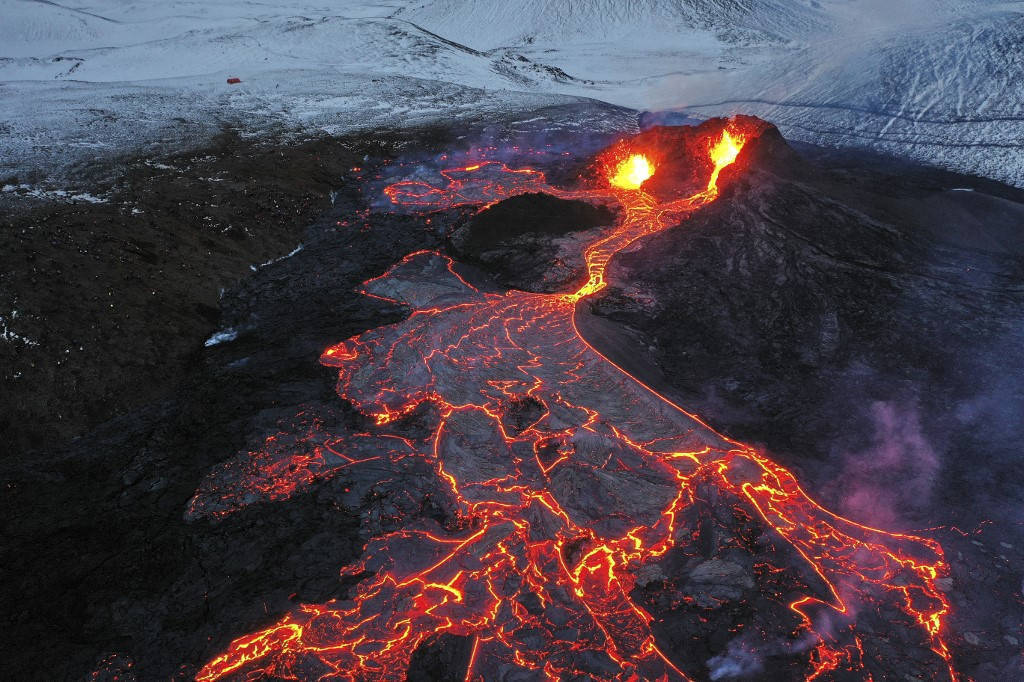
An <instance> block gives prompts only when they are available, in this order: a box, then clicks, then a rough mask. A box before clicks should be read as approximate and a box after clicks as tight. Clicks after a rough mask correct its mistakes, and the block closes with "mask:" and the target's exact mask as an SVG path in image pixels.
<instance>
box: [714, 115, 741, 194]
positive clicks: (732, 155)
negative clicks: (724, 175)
mask: <svg viewBox="0 0 1024 682" xmlns="http://www.w3.org/2000/svg"><path fill="white" fill-rule="evenodd" d="M744 142H745V140H744V139H743V138H736V137H733V136H732V135H731V134H730V133H729V131H728V130H723V131H722V139H720V140H719V141H718V142H717V143H716V144H715V146H714V147H712V148H711V154H710V156H711V162H712V163H714V164H715V169H714V170H713V171H711V180H709V181H708V190H709V191H714V192H715V193H717V192H718V174H719V173H721V172H722V169H723V168H725V167H726V166H728V165H730V164H731V163H733V162H734V161H735V160H736V157H737V156H739V155H740V150H741V149H743V143H744Z"/></svg>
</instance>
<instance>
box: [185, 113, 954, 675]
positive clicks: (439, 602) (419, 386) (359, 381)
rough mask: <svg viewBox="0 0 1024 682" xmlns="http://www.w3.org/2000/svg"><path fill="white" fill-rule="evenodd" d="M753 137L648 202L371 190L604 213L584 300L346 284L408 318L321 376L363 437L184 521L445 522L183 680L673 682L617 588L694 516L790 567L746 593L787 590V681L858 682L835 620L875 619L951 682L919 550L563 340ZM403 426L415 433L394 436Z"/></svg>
mask: <svg viewBox="0 0 1024 682" xmlns="http://www.w3.org/2000/svg"><path fill="white" fill-rule="evenodd" d="M758 132H759V130H757V129H751V128H749V127H746V126H745V125H744V124H743V122H742V121H733V122H731V123H730V124H729V125H728V126H726V127H725V128H724V129H721V130H720V131H719V132H718V134H717V135H716V136H715V137H714V138H713V139H708V140H707V142H708V143H709V144H708V146H707V147H706V149H708V150H709V151H708V158H707V159H703V160H702V159H696V160H695V163H697V162H701V163H706V164H707V166H708V167H710V168H711V170H710V177H709V179H708V182H707V185H706V187H705V188H704V189H701V190H699V191H696V192H694V193H693V194H691V195H688V196H682V197H676V198H672V199H668V200H659V199H658V198H657V197H656V196H654V195H653V194H652V193H649V192H647V191H645V190H644V189H643V188H642V187H641V186H642V185H643V184H644V183H645V181H646V180H648V179H649V178H650V177H651V175H652V174H653V173H654V172H655V170H656V169H655V164H654V163H652V162H651V161H650V160H649V159H648V157H647V156H646V155H642V154H637V155H630V156H629V157H628V158H627V159H626V160H625V161H623V162H621V163H611V164H610V165H609V167H610V168H612V169H613V171H612V172H610V173H609V174H608V175H606V176H605V178H604V180H605V186H603V187H601V186H599V187H593V188H589V189H579V190H573V191H569V190H562V189H558V188H554V187H551V186H549V185H548V184H547V182H546V180H545V178H544V175H543V174H542V173H540V172H539V171H536V170H532V169H511V168H507V167H505V166H503V165H501V164H497V163H494V162H489V163H480V164H473V167H464V168H456V169H448V170H446V171H444V172H443V173H442V175H441V179H440V182H439V183H438V184H437V185H430V184H427V183H423V182H420V181H406V182H401V183H396V184H394V185H392V186H390V187H389V188H388V189H387V190H386V193H387V195H388V196H389V197H390V198H391V199H392V201H394V202H395V203H399V204H405V205H407V206H415V207H418V208H420V209H423V210H430V209H435V208H447V207H450V206H452V205H474V204H475V205H481V206H482V205H487V204H489V203H493V202H494V201H496V200H499V199H500V198H503V197H505V196H511V195H514V194H519V193H523V192H527V191H530V192H537V191H544V192H548V193H550V194H554V195H556V196H559V197H563V198H573V199H583V200H589V201H604V202H608V201H615V202H618V203H619V204H620V205H621V207H622V211H621V212H620V218H619V220H618V222H617V224H616V225H615V226H614V227H613V228H611V229H609V230H608V231H607V232H606V233H605V234H603V235H601V236H599V237H598V238H596V239H595V240H594V241H593V242H591V243H590V244H588V245H587V246H586V247H585V250H584V257H585V263H586V268H587V274H588V279H587V281H586V283H585V284H584V285H583V286H581V287H580V288H579V289H577V290H576V291H572V292H564V293H560V294H539V293H529V292H523V291H507V292H503V293H493V292H485V291H481V290H480V289H478V288H476V287H474V286H472V285H471V284H470V283H469V282H467V281H466V280H465V279H463V278H462V277H461V276H460V275H459V272H458V268H457V265H456V264H455V263H454V262H453V261H452V260H451V259H449V258H447V257H446V256H444V255H441V254H439V253H435V252H429V251H427V252H417V253H413V254H409V255H408V256H406V257H405V258H404V259H403V260H402V261H400V262H399V263H397V264H395V265H394V266H392V267H391V268H390V269H389V270H388V271H387V272H386V273H384V274H383V275H381V276H379V277H377V278H374V279H372V280H369V281H367V282H365V283H364V285H363V293H364V294H366V295H369V296H376V297H380V298H383V299H387V300H389V301H395V302H400V303H402V304H404V305H406V306H408V307H409V308H410V310H411V313H410V315H409V316H408V318H407V319H405V320H404V321H402V322H399V323H397V324H392V325H386V326H383V327H379V328H377V329H372V330H370V331H367V332H365V333H363V334H360V335H358V336H356V337H354V338H351V339H348V340H346V341H343V342H341V343H338V344H336V345H334V346H331V347H330V348H327V349H326V350H325V351H324V352H323V354H322V356H321V359H320V361H321V363H322V364H324V365H325V366H328V367H332V368H335V369H336V370H337V371H338V384H337V392H338V394H339V395H340V396H341V397H342V398H344V399H345V400H347V401H349V402H350V403H351V404H352V405H353V406H355V407H356V408H357V409H358V410H359V411H360V412H362V413H363V414H364V415H366V416H367V417H369V418H371V420H372V421H373V422H374V423H375V424H376V427H375V428H374V429H372V430H370V431H368V432H364V433H348V432H342V433H338V432H336V431H329V430H327V429H325V428H323V427H320V426H316V427H312V428H311V429H310V430H309V432H308V433H304V434H301V436H300V437H296V438H295V439H291V440H288V439H282V438H280V437H279V436H272V437H271V438H269V439H268V440H267V443H266V444H265V446H264V447H263V449H261V450H259V451H256V452H252V453H248V454H245V455H241V456H239V457H236V458H235V459H233V460H230V461H228V462H227V463H225V464H224V465H222V466H220V467H219V468H218V469H217V470H215V471H214V472H213V473H212V474H211V475H210V477H209V478H208V479H207V480H206V481H205V482H204V483H203V484H202V486H201V487H200V489H199V490H198V491H197V493H196V495H195V497H194V498H193V500H192V502H191V503H190V508H189V511H188V516H190V517H201V516H207V517H214V518H216V517H219V516H223V515H225V514H229V513H232V512H233V511H235V510H237V509H239V508H241V507H243V506H245V505H248V504H252V503H254V502H259V501H275V500H284V499H287V498H288V497H289V496H290V495H292V494H293V493H294V492H295V491H296V490H299V489H301V488H303V487H305V486H308V485H310V484H311V483H313V482H315V481H320V480H324V479H326V478H328V477H332V476H342V475H344V476H346V477H347V478H346V485H349V483H348V481H349V480H351V481H352V482H351V486H352V492H351V494H350V495H351V497H350V498H348V499H346V500H344V501H343V503H344V504H346V505H348V506H353V507H357V506H359V504H360V500H361V499H366V496H367V495H369V494H370V491H371V490H373V491H378V492H379V491H380V490H387V489H388V486H391V488H390V489H399V490H400V491H401V493H402V494H405V495H412V496H416V495H418V494H424V493H423V492H422V491H424V490H426V491H427V492H428V493H429V494H432V495H433V494H434V492H437V495H436V496H437V497H438V498H443V499H444V500H445V501H446V502H445V505H446V513H447V515H446V518H445V519H443V520H437V519H432V518H425V517H423V516H422V515H420V516H415V517H412V516H410V517H407V518H404V519H403V518H399V522H400V523H402V524H403V525H402V527H400V528H399V529H397V530H391V531H387V532H381V533H378V534H375V535H374V536H373V537H372V538H371V539H370V540H369V542H368V543H367V544H366V546H365V548H364V553H363V556H362V558H361V559H360V561H359V562H357V563H356V564H355V565H352V566H347V567H345V568H344V569H343V571H342V574H343V575H346V576H352V577H353V579H356V578H358V582H357V585H356V587H355V591H354V594H353V595H352V596H351V598H350V599H346V600H340V601H329V602H326V603H321V604H304V605H301V606H299V607H298V608H296V609H295V610H294V611H293V612H291V613H289V614H287V615H286V616H284V617H283V618H282V619H281V620H279V621H278V622H277V623H275V624H273V625H271V626H269V627H267V628H265V629H263V630H260V631H257V632H254V633H251V634H248V635H245V636H242V637H239V638H237V639H236V640H234V641H233V642H232V643H231V644H230V645H229V646H228V647H227V649H226V650H225V651H224V652H223V653H221V654H220V655H218V656H216V657H214V658H213V659H212V660H210V661H209V662H208V663H207V664H206V665H205V666H204V667H203V668H202V669H201V670H200V671H199V673H198V675H197V677H196V679H198V680H204V681H205V680H219V679H246V680H251V679H257V678H285V679H320V680H326V679H332V680H333V679H337V680H400V679H404V677H405V675H406V671H407V669H408V668H409V664H410V659H411V657H412V655H413V652H415V651H416V650H417V649H418V648H419V647H420V646H421V645H424V644H426V643H429V642H431V641H434V639H435V638H436V637H437V636H438V635H441V634H449V635H455V636H459V637H463V638H467V641H469V642H471V647H470V653H469V655H468V659H469V660H468V663H467V664H466V672H465V679H466V680H481V679H482V680H492V679H493V680H497V679H512V678H514V679H547V680H562V679H599V680H638V679H663V680H667V679H688V674H687V672H684V670H683V667H681V664H680V662H679V661H680V659H679V657H678V655H677V652H675V651H673V650H668V649H666V648H665V647H664V645H663V643H662V642H661V641H659V638H658V637H657V636H656V635H655V633H654V630H653V629H652V626H653V624H654V623H655V621H656V617H655V615H654V614H653V613H652V612H651V610H649V609H648V608H646V607H645V606H644V604H642V603H641V600H640V599H639V598H638V585H639V583H638V577H637V576H638V575H640V574H641V573H645V572H646V573H651V571H652V569H656V568H657V567H659V566H662V565H669V563H666V562H670V560H671V559H672V557H673V556H674V555H676V554H679V553H684V554H685V553H687V552H689V551H691V548H692V545H693V544H694V542H695V534H696V532H697V531H696V528H697V526H698V525H699V521H698V520H696V519H695V518H694V516H693V511H694V510H695V509H696V508H697V506H698V505H700V504H711V502H708V500H712V501H713V504H714V505H718V506H720V507H724V508H725V509H726V510H727V511H728V512H729V513H731V514H734V515H737V516H742V517H743V518H746V519H748V520H749V522H750V523H751V524H755V525H758V526H759V527H762V528H764V534H763V538H764V540H763V542H765V543H767V544H768V545H771V546H774V545H776V544H777V545H779V547H780V550H779V551H780V552H781V551H782V550H785V552H788V553H789V554H788V555H787V556H791V557H795V558H794V559H793V560H792V562H793V564H794V565H793V566H792V567H786V566H781V565H780V566H774V565H769V564H767V563H766V564H765V567H764V568H763V570H764V571H765V572H766V574H773V575H774V574H777V573H779V572H783V571H794V572H798V573H799V574H800V575H801V576H803V577H802V578H801V580H802V582H800V583H799V587H798V588H794V589H787V590H780V591H779V593H778V595H777V596H774V597H773V599H775V600H776V601H777V602H778V603H779V604H780V605H781V608H782V609H783V611H784V612H785V613H786V614H788V616H789V621H787V622H791V624H792V625H791V627H789V626H787V627H789V629H790V631H789V632H787V633H786V635H787V637H789V638H790V641H792V642H799V643H800V646H801V647H802V648H800V649H799V650H800V651H801V652H802V653H801V655H802V657H803V658H802V659H801V661H802V662H801V665H802V666H803V667H802V672H801V676H802V677H804V678H805V679H808V680H811V679H815V678H821V677H823V676H824V677H830V676H833V675H853V678H854V679H858V678H859V679H863V678H869V677H870V676H871V673H870V672H868V671H869V669H870V668H871V665H872V661H873V656H875V653H874V652H873V649H872V645H871V642H872V641H873V640H871V639H870V633H866V632H862V631H861V630H860V629H858V626H857V618H856V613H857V612H858V611H862V610H868V609H875V610H878V609H882V610H883V611H884V613H889V612H890V611H891V612H892V613H894V614H899V615H898V618H897V620H899V621H900V622H901V623H902V622H904V621H905V622H906V624H907V627H908V628H912V629H913V630H914V631H915V632H917V633H919V639H920V647H919V648H920V651H917V652H915V655H916V656H917V657H918V658H919V659H920V661H921V663H920V670H921V673H922V675H923V676H927V677H929V678H935V677H945V678H947V679H950V678H955V677H956V674H955V672H954V670H953V668H952V663H951V656H950V653H949V650H948V648H947V646H946V643H945V641H944V637H943V618H944V616H945V614H946V613H947V612H948V610H949V605H948V602H947V600H946V598H945V596H944V595H943V594H942V592H941V591H939V590H938V588H937V587H936V582H935V581H936V579H937V578H940V577H942V576H944V575H946V573H947V567H946V564H945V561H944V558H943V555H942V549H941V548H940V547H939V545H938V544H937V543H935V542H934V541H931V540H929V539H926V538H919V537H913V536H909V535H901V534H895V533H887V532H883V531H881V530H878V529H874V528H869V527H867V526H863V525H860V524H858V523H856V522H855V521H852V520H848V519H845V518H842V517H839V516H837V515H835V514H832V513H831V512H829V511H827V510H825V509H823V508H822V507H821V506H819V505H818V504H817V503H815V502H814V501H813V500H812V499H811V498H810V497H809V496H808V495H807V494H806V493H805V492H804V491H803V490H802V489H801V487H800V485H799V484H798V482H797V480H796V478H795V477H794V476H793V474H792V473H790V472H789V471H787V470H786V469H784V468H782V467H780V466H779V465H777V464H775V463H774V462H772V461H771V460H770V459H768V458H767V457H765V456H764V455H763V454H761V453H759V452H758V451H756V450H755V449H753V448H751V447H749V446H746V445H743V444H742V443H738V442H736V441H733V440H731V439H729V438H727V437H725V436H723V435H721V434H718V433H716V432H715V431H714V430H713V429H711V428H710V427H709V426H707V425H706V424H705V423H703V422H702V421H701V420H700V419H699V418H697V417H696V416H694V415H692V414H689V413H687V412H685V411H684V410H683V409H681V408H680V407H678V406H677V405H675V404H673V403H672V402H671V401H669V400H668V399H666V398H665V397H663V396H661V395H659V394H658V393H656V392H655V391H653V390H652V389H650V388H648V387H647V386H645V385H644V384H643V383H641V382H640V381H638V380H637V379H635V378H634V377H632V376H631V375H629V374H628V373H627V372H625V371H624V370H623V369H621V368H619V367H618V366H616V365H615V364H614V363H612V362H611V361H610V360H608V359H607V358H606V357H604V356H603V355H602V354H601V353H600V352H598V351H597V350H596V349H595V348H594V347H592V346H591V345H590V344H589V343H588V342H587V341H586V339H584V338H583V336H582V335H581V333H580V331H579V329H578V328H577V325H576V306H577V303H578V302H579V301H580V300H581V299H583V298H585V297H586V296H589V295H591V294H593V293H595V292H597V291H599V290H601V289H602V288H603V287H604V286H605V279H604V274H605V270H606V267H607V265H608V262H609V260H610V259H611V257H612V256H613V255H614V254H615V253H617V252H619V251H621V250H622V249H623V248H626V247H627V246H628V245H629V244H631V243H633V242H634V241H635V240H637V239H640V238H642V237H645V236H647V235H650V234H654V233H656V232H658V231H660V230H663V229H665V228H667V227H670V226H672V225H677V224H679V223H680V222H682V221H684V220H685V219H686V217H687V216H688V215H689V214H691V213H692V212H693V211H695V210H698V209H699V208H701V207H702V206H704V205H706V204H708V203H709V202H711V201H714V200H715V199H716V197H717V196H718V181H719V177H720V173H721V171H722V170H723V169H724V168H726V167H727V166H729V165H731V164H733V163H734V162H735V161H736V159H737V158H738V157H739V155H740V153H741V151H742V149H743V147H744V145H745V144H746V143H747V142H749V140H750V139H752V138H753V137H754V136H756V134H757V133H758ZM620 151H621V150H620ZM653 151H657V150H653ZM636 159H641V160H642V161H641V160H636ZM658 168H660V166H658ZM701 186H702V187H704V185H703V184H702V185H701ZM417 415H419V416H417ZM407 419H419V420H420V423H421V424H425V425H427V426H428V428H426V429H422V428H421V429H420V430H419V432H418V434H419V435H416V434H413V435H410V434H409V433H406V432H403V431H402V424H403V420H407ZM423 432H426V433H428V435H426V436H423V435H422V433H423ZM424 486H426V488H424ZM410 491H412V492H410ZM659 570H660V569H659ZM894 618H895V617H894ZM893 627H895V625H894V626H893ZM689 672H690V674H691V675H692V674H694V673H693V671H692V670H690V671H689Z"/></svg>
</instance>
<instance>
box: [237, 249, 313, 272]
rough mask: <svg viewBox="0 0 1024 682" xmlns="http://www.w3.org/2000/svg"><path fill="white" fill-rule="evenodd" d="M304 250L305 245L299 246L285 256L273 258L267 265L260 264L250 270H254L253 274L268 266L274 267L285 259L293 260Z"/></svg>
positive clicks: (250, 267)
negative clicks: (292, 258)
mask: <svg viewBox="0 0 1024 682" xmlns="http://www.w3.org/2000/svg"><path fill="white" fill-rule="evenodd" d="M302 249H303V245H302V244H299V245H298V246H296V247H295V248H294V249H292V250H291V251H289V252H288V253H286V254H285V255H283V256H280V257H279V258H271V259H270V260H268V261H267V262H266V263H260V264H259V265H250V266H249V269H250V270H252V271H253V272H256V271H257V270H259V269H261V268H265V267H267V266H268V265H273V264H274V263H280V262H281V261H283V260H284V259H285V258H291V257H292V256H294V255H295V254H297V253H298V252H299V251H302Z"/></svg>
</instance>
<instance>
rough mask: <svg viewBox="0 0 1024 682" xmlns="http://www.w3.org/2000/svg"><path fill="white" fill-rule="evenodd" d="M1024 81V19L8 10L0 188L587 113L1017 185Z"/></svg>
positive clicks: (636, 4)
mask: <svg viewBox="0 0 1024 682" xmlns="http://www.w3.org/2000/svg"><path fill="white" fill-rule="evenodd" d="M1022 75H1024V2H994V1H991V0H920V1H919V0H886V1H885V2H882V1H880V0H747V1H745V2H739V1H738V0H631V1H630V2H624V1H621V0H576V1H574V2H567V1H565V0H472V1H463V0H417V1H414V0H391V1H383V2H376V3H374V2H351V1H339V0H331V1H330V2H318V1H317V0H285V1H284V2H276V3H272V4H271V3H263V2H257V1H256V0H164V1H162V2H148V1H132V0H78V1H76V2H70V1H69V2H67V3H63V4H58V3H56V2H48V1H45V0H0V180H2V179H4V178H5V177H7V176H11V175H17V176H19V177H22V176H25V175H31V171H33V170H34V171H36V174H41V175H47V174H59V173H60V172H61V171H66V170H67V169H68V168H71V167H73V165H72V164H74V163H76V162H83V161H89V160H91V159H93V158H96V157H97V156H102V155H107V154H116V153H120V152H122V151H124V150H129V149H166V148H173V147H174V146H178V145H182V144H190V143H193V142H199V141H202V140H204V139H206V138H207V137H208V136H209V135H211V134H213V133H215V132H217V131H218V130H220V129H221V128H222V127H223V126H225V125H229V126H232V127H236V128H240V129H242V130H243V131H246V132H250V133H253V134H259V133H262V132H269V131H309V130H326V131H328V132H340V131H344V130H351V129H356V128H365V127H371V126H380V125H411V124H419V123H426V122H430V121H433V120H439V119H440V120H448V121H450V120H459V119H481V118H486V117H487V116H494V115H500V114H502V113H506V112H509V111H519V112H521V111H529V110H531V109H534V108H538V107H542V106H545V105H549V104H555V103H560V102H567V101H573V100H576V99H578V98H581V97H583V98H594V99H599V100H603V101H606V102H610V103H613V104H618V105H623V106H627V107H630V108H634V109H648V110H661V109H678V110H685V111H687V112H690V113H693V114H696V115H699V116H710V115H715V114H723V113H733V112H746V113H753V114H757V115H761V116H763V117H765V118H768V119H769V120H772V121H774V122H776V123H777V124H779V125H780V127H781V128H782V130H783V133H784V134H786V135H787V136H789V137H791V138H794V139H799V140H804V141H809V142H817V143H822V144H827V145H836V146H860V147H871V148H875V149H880V150H884V151H886V152H891V153H895V154H898V155H902V156H906V157H909V158H914V159H918V160H922V161H925V162H929V163H934V164H938V165H941V166H945V167H949V168H953V169H956V170H961V171H966V172H973V173H978V174H982V175H986V176H989V177H993V178H996V179H999V180H1003V181H1006V182H1010V183H1013V184H1016V185H1018V186H1024V142H1022V141H1024V78H1022ZM232 77H236V78H240V79H241V83H238V84H234V85H232V84H228V83H227V82H226V81H227V79H228V78H232Z"/></svg>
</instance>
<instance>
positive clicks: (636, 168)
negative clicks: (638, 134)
mask: <svg viewBox="0 0 1024 682" xmlns="http://www.w3.org/2000/svg"><path fill="white" fill-rule="evenodd" d="M652 175H654V169H653V168H652V167H651V162H650V161H648V160H647V157H646V156H644V155H643V154H633V155H632V156H630V157H629V158H628V159H625V160H624V161H622V162H620V163H619V165H618V166H617V167H616V169H615V173H614V174H612V175H611V177H610V178H609V180H608V182H609V184H611V186H612V187H617V188H619V189H640V186H641V185H643V184H644V181H645V180H647V178H649V177H651V176H652Z"/></svg>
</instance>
